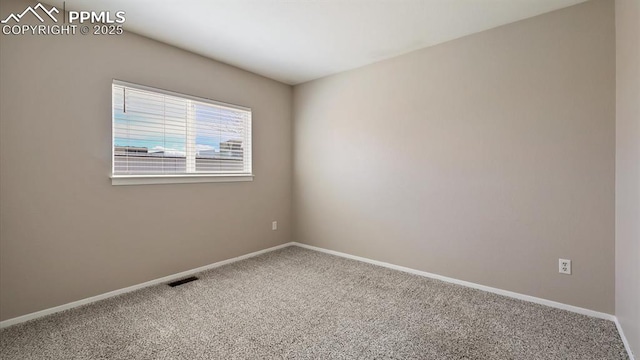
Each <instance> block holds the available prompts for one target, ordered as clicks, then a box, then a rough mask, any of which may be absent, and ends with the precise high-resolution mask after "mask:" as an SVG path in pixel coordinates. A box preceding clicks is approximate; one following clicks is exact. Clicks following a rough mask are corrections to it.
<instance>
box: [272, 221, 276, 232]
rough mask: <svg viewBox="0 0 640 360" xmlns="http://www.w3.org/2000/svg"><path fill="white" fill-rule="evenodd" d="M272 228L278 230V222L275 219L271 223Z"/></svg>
mask: <svg viewBox="0 0 640 360" xmlns="http://www.w3.org/2000/svg"><path fill="white" fill-rule="evenodd" d="M271 230H278V222H277V221H274V222H272V223H271Z"/></svg>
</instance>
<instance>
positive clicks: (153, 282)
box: [0, 242, 293, 329]
mask: <svg viewBox="0 0 640 360" xmlns="http://www.w3.org/2000/svg"><path fill="white" fill-rule="evenodd" d="M292 245H293V243H290V242H289V243H286V244H282V245H278V246H274V247H270V248H268V249H263V250H259V251H255V252H252V253H249V254H246V255H242V256H238V257H234V258H232V259H227V260H222V261H218V262H216V263H213V264H209V265H205V266H201V267H199V268H195V269H191V270H187V271H183V272H180V273H177V274H173V275H169V276H165V277H161V278H159V279H155V280H151V281H147V282H144V283H142V284H138V285H133V286H129V287H126V288H124V289H119V290H114V291H110V292H108V293H104V294H100V295H96V296H92V297H89V298H86V299H82V300H78V301H74V302H70V303H68V304H64V305H60V306H56V307H52V308H49V309H44V310H40V311H36V312H33V313H30V314H26V315H22V316H18V317H14V318H12V319H7V320H4V321H0V329H2V328H5V327H7V326H11V325H15V324H19V323H22V322H25V321H29V320H33V319H37V318H39V317H43V316H46V315H50V314H54V313H57V312H60V311H64V310H68V309H73V308H75V307H78V306H82V305H86V304H90V303H93V302H96V301H100V300H104V299H108V298H110V297H114V296H117V295H121V294H125V293H128V292H132V291H136V290H140V289H142V288H146V287H149V286H153V285H158V284H162V283H167V282H171V281H173V280H177V279H180V278H184V277H187V276H190V275H193V274H196V273H199V272H202V271H205V270H209V269H213V268H217V267H220V266H223V265H227V264H231V263H234V262H236V261H240V260H244V259H248V258H252V257H255V256H258V255H262V254H264V253H267V252H270V251H274V250H278V249H282V248H284V247H288V246H292Z"/></svg>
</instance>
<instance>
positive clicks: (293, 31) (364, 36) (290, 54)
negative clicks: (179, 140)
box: [47, 0, 585, 84]
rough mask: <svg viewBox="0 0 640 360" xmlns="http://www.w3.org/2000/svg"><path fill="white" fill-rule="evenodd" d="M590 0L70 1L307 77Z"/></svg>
mask: <svg viewBox="0 0 640 360" xmlns="http://www.w3.org/2000/svg"><path fill="white" fill-rule="evenodd" d="M583 1H585V0H209V1H208V0H181V1H178V0H154V1H142V0H137V1H132V0H66V8H67V10H69V9H71V10H94V11H99V10H111V11H117V10H123V11H125V12H126V23H125V24H124V29H125V30H127V31H131V32H134V33H138V34H141V35H144V36H147V37H150V38H152V39H156V40H159V41H162V42H165V43H167V44H171V45H174V46H177V47H180V48H182V49H186V50H189V51H192V52H194V53H197V54H201V55H204V56H206V57H210V58H213V59H215V60H218V61H221V62H224V63H228V64H231V65H234V66H237V67H239V68H242V69H246V70H249V71H251V72H254V73H257V74H261V75H264V76H266V77H269V78H272V79H275V80H279V81H281V82H284V83H287V84H299V83H303V82H306V81H309V80H313V79H317V78H320V77H323V76H327V75H330V74H333V73H337V72H340V71H344V70H348V69H352V68H356V67H360V66H363V65H366V64H370V63H373V62H376V61H379V60H382V59H386V58H390V57H394V56H397V55H400V54H403V53H407V52H410V51H413V50H416V49H420V48H424V47H427V46H431V45H435V44H439V43H442V42H445V41H449V40H452V39H456V38H459V37H462V36H465V35H469V34H472V33H476V32H479V31H483V30H487V29H490V28H494V27H496V26H500V25H504V24H508V23H511V22H514V21H518V20H522V19H525V18H528V17H532V16H535V15H539V14H542V13H545V12H549V11H552V10H556V9H560V8H563V7H567V6H570V5H574V4H577V3H580V2H583ZM47 2H48V3H51V4H53V5H56V6H58V7H60V8H61V7H62V0H60V1H58V0H52V1H47Z"/></svg>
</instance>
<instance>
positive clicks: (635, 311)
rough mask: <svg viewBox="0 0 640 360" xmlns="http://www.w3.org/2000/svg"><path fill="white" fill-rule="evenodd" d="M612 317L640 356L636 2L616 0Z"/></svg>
mask: <svg viewBox="0 0 640 360" xmlns="http://www.w3.org/2000/svg"><path fill="white" fill-rule="evenodd" d="M616 316H617V317H618V320H619V321H620V325H622V328H623V329H624V333H625V335H626V337H627V340H628V341H629V343H630V345H631V348H632V350H633V353H634V354H635V356H636V358H638V357H639V356H640V1H638V0H616Z"/></svg>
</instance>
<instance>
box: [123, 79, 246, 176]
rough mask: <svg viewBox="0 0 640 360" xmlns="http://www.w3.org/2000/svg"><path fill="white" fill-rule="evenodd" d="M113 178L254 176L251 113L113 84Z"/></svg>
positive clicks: (162, 91) (204, 100) (240, 109)
mask: <svg viewBox="0 0 640 360" xmlns="http://www.w3.org/2000/svg"><path fill="white" fill-rule="evenodd" d="M112 170H113V175H114V176H115V177H117V176H118V175H120V176H132V175H134V176H135V175H140V176H144V175H158V176H162V175H171V176H175V175H181V174H184V175H207V174H209V175H250V174H251V171H252V170H251V109H248V108H244V107H240V106H235V105H229V104H224V103H219V102H216V101H211V100H207V99H201V98H195V97H191V96H187V95H181V94H177V93H173V92H168V91H164V90H158V89H153V88H148V87H144V86H139V85H133V84H128V83H123V82H117V81H114V83H113V169H112Z"/></svg>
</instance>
